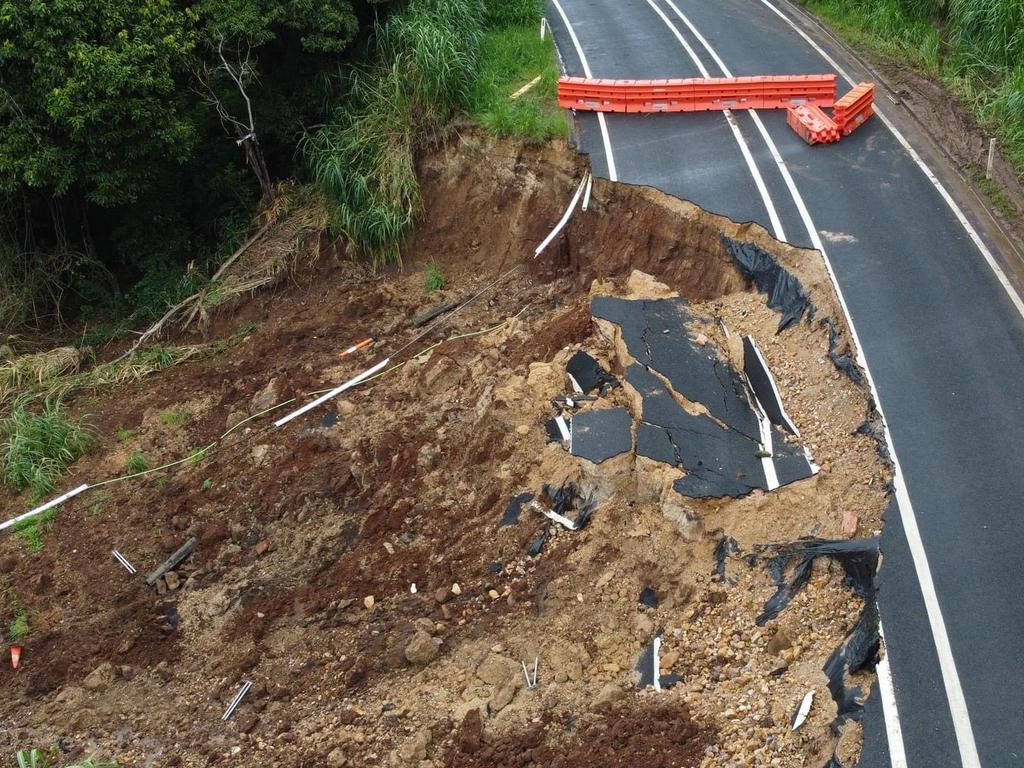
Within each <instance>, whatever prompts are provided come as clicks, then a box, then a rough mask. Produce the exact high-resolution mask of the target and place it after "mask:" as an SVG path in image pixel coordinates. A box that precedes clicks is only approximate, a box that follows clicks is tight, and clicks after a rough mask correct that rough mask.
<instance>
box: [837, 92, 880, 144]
mask: <svg viewBox="0 0 1024 768" xmlns="http://www.w3.org/2000/svg"><path fill="white" fill-rule="evenodd" d="M874 102H875V84H874V83H861V84H860V85H858V86H857V87H856V88H854V89H853V90H852V91H850V92H849V93H848V94H846V95H845V96H843V98H841V99H840V100H839V101H837V102H836V106H835V109H834V110H833V111H832V115H833V119H834V120H835V122H836V125H838V126H839V130H840V131H841V132H842V134H843V136H849V135H850V134H851V133H853V132H854V131H855V130H857V129H858V128H860V126H861V124H862V123H863V122H864V121H865V120H867V119H868V118H869V117H871V116H872V115H873V114H875V106H874Z"/></svg>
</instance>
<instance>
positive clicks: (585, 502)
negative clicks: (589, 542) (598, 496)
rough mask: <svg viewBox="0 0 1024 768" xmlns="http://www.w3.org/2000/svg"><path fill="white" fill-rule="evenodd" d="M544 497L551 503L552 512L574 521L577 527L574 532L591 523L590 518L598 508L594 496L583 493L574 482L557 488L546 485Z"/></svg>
mask: <svg viewBox="0 0 1024 768" xmlns="http://www.w3.org/2000/svg"><path fill="white" fill-rule="evenodd" d="M544 496H547V498H548V499H549V500H550V502H551V511H552V512H557V513H558V514H560V515H562V516H563V517H567V518H569V519H570V520H572V521H573V523H574V525H575V528H574V529H573V530H577V531H578V530H580V529H581V528H583V527H584V526H585V525H586V524H587V523H588V522H589V521H590V516H591V515H592V514H593V513H594V509H595V508H596V507H597V502H595V501H594V497H593V494H590V493H586V494H585V493H583V491H582V490H581V489H580V487H579V486H578V485H576V483H573V482H566V483H563V484H562V485H560V486H559V487H557V488H556V487H555V486H553V485H548V484H547V483H545V484H544Z"/></svg>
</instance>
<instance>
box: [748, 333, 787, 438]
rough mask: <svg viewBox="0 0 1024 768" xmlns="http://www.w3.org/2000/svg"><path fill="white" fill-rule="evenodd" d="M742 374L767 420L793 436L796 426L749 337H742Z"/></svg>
mask: <svg viewBox="0 0 1024 768" xmlns="http://www.w3.org/2000/svg"><path fill="white" fill-rule="evenodd" d="M743 372H744V373H745V374H747V381H749V382H750V388H751V389H753V390H754V397H756V398H757V402H759V403H760V404H761V407H762V408H763V409H764V413H765V416H767V417H768V420H769V421H770V422H771V423H772V424H776V425H778V426H780V427H782V428H783V429H785V430H786V431H787V432H789V433H790V434H792V435H795V434H796V433H797V429H796V426H795V425H794V424H793V422H792V421H790V418H789V415H788V414H787V413H786V408H785V406H784V405H783V404H782V398H781V397H780V395H779V390H778V387H777V386H775V378H774V377H773V376H772V372H771V371H770V370H769V369H768V363H767V362H766V361H765V359H764V358H763V356H762V355H761V354H760V350H759V349H758V348H757V343H756V342H755V341H754V339H753V338H752V337H750V336H744V337H743Z"/></svg>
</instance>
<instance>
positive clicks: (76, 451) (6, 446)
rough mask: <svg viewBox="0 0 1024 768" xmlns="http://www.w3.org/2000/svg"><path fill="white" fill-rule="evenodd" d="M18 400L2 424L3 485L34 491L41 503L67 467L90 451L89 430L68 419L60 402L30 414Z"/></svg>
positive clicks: (31, 411)
mask: <svg viewBox="0 0 1024 768" xmlns="http://www.w3.org/2000/svg"><path fill="white" fill-rule="evenodd" d="M28 402H29V401H28V400H26V399H24V398H23V399H20V400H16V401H15V402H14V404H13V405H12V407H11V414H10V416H8V417H7V418H5V419H3V420H2V421H0V439H2V440H3V444H2V450H3V455H2V463H3V479H4V482H5V483H6V484H7V485H8V486H9V487H10V488H12V489H13V490H15V491H21V490H23V489H25V488H31V489H32V495H33V498H34V499H35V500H39V499H41V498H42V497H44V496H46V495H47V494H49V493H52V492H53V490H54V488H55V487H56V482H57V479H58V478H59V477H60V476H61V475H62V474H64V472H65V470H66V469H67V467H68V466H69V465H70V464H72V463H73V462H75V461H76V460H77V459H78V458H79V457H80V456H81V455H82V454H84V453H85V452H86V450H88V448H89V443H90V439H91V434H90V432H89V430H88V429H87V428H86V427H84V426H82V425H81V424H78V423H76V422H74V421H72V420H71V419H70V418H68V416H67V413H66V412H65V410H64V408H63V405H62V404H61V401H60V400H47V401H46V402H45V403H43V405H42V407H41V408H39V409H38V410H31V409H30V408H29V405H28Z"/></svg>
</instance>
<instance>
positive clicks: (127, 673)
mask: <svg viewBox="0 0 1024 768" xmlns="http://www.w3.org/2000/svg"><path fill="white" fill-rule="evenodd" d="M117 671H118V673H120V675H121V677H122V678H124V679H125V680H134V679H135V669H134V668H132V667H130V666H128V665H127V664H122V665H121V666H120V667H118V668H117Z"/></svg>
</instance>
